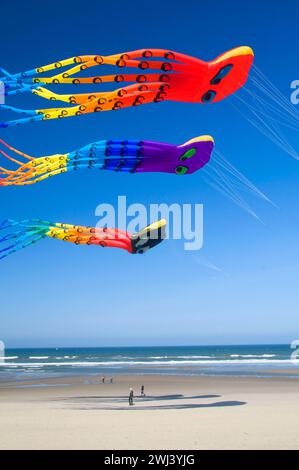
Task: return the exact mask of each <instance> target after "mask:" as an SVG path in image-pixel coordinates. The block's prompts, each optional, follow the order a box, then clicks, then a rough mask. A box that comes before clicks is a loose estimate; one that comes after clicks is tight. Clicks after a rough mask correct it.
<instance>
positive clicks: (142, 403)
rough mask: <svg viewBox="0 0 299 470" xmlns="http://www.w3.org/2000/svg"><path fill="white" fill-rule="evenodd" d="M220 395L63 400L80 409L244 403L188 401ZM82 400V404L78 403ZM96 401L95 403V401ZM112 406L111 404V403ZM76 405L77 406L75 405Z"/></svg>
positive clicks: (232, 403)
mask: <svg viewBox="0 0 299 470" xmlns="http://www.w3.org/2000/svg"><path fill="white" fill-rule="evenodd" d="M220 397H221V395H195V396H191V397H190V396H185V395H156V396H146V397H135V398H134V405H133V406H129V405H128V397H127V396H79V397H68V398H66V399H65V400H66V401H69V402H72V404H73V405H74V404H76V409H78V408H79V409H81V410H114V411H124V410H188V409H196V408H198V409H200V408H223V407H232V406H242V405H246V402H244V401H218V402H213V403H190V401H191V400H199V399H212V398H220ZM171 400H173V401H175V402H174V403H168V404H157V403H155V404H154V403H153V404H151V402H161V401H171ZM180 400H184V401H188V402H189V403H179V401H180ZM82 401H84V402H85V403H84V404H83V403H82V405H81V404H80V405H79V403H80V402H82ZM95 401H96V403H95ZM112 404H113V405H114V406H111V405H112ZM77 405H78V406H77Z"/></svg>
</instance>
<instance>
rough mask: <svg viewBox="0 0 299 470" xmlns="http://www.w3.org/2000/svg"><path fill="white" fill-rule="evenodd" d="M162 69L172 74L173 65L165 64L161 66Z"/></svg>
mask: <svg viewBox="0 0 299 470" xmlns="http://www.w3.org/2000/svg"><path fill="white" fill-rule="evenodd" d="M161 69H162V70H163V71H164V72H170V71H171V70H172V65H171V64H168V63H166V62H165V63H164V64H162V65H161Z"/></svg>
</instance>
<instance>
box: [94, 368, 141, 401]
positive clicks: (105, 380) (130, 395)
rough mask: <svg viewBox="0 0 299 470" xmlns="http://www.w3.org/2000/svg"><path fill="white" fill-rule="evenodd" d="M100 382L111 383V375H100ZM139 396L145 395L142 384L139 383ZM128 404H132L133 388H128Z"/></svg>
mask: <svg viewBox="0 0 299 470" xmlns="http://www.w3.org/2000/svg"><path fill="white" fill-rule="evenodd" d="M101 382H102V383H103V384H105V383H110V384H112V383H113V377H109V378H108V377H105V376H104V375H103V376H102V378H101ZM139 397H145V391H144V385H141V387H140V395H139ZM129 405H130V406H133V405H134V390H133V388H130V391H129Z"/></svg>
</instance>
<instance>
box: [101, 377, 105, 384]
mask: <svg viewBox="0 0 299 470" xmlns="http://www.w3.org/2000/svg"><path fill="white" fill-rule="evenodd" d="M102 383H103V384H104V383H105V377H104V376H103V377H102Z"/></svg>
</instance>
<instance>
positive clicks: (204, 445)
mask: <svg viewBox="0 0 299 470" xmlns="http://www.w3.org/2000/svg"><path fill="white" fill-rule="evenodd" d="M141 384H144V386H145V393H146V397H145V398H139V397H138V395H139V393H140V386H141ZM129 387H132V388H133V389H134V391H135V395H136V398H135V404H134V406H132V407H129V406H128V391H129ZM298 419H299V380H298V379H288V378H281V377H274V378H267V379H264V378H250V377H249V378H240V377H180V376H162V375H160V376H158V375H157V376H143V377H141V376H115V377H114V381H113V383H112V384H110V383H105V384H102V383H101V377H100V376H99V377H94V376H80V377H65V378H59V379H48V380H43V381H41V380H40V379H39V380H38V381H30V382H17V383H15V382H14V383H8V382H3V381H2V382H0V422H1V427H2V432H1V437H0V448H1V449H119V450H120V449H188V450H189V449H190V450H191V449H298V448H299V434H298Z"/></svg>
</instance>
